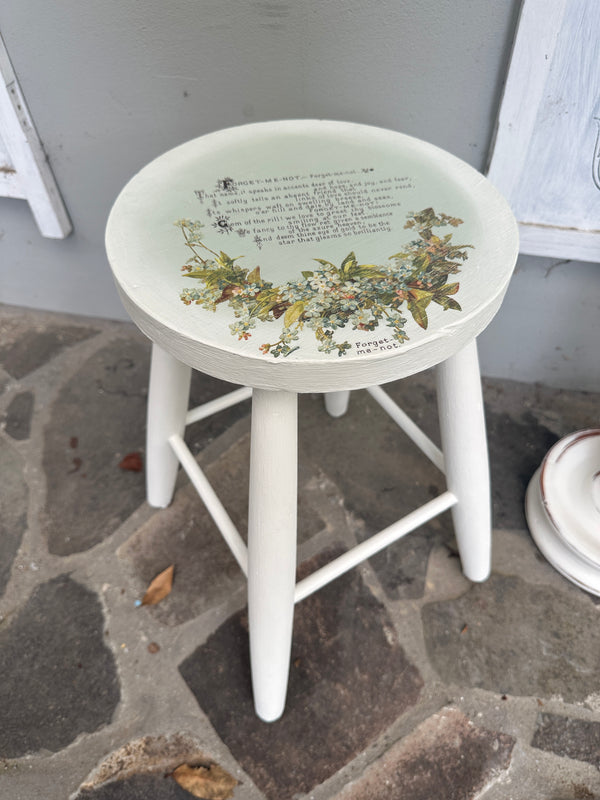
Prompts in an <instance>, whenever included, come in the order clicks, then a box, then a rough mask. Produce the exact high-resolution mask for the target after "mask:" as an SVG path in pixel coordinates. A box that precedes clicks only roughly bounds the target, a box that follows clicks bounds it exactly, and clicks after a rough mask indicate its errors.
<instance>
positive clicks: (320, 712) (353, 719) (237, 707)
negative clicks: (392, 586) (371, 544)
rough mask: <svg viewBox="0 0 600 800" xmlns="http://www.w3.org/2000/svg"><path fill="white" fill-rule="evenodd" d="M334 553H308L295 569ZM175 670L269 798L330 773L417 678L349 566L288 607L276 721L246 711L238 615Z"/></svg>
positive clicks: (248, 701) (245, 661) (394, 709)
mask: <svg viewBox="0 0 600 800" xmlns="http://www.w3.org/2000/svg"><path fill="white" fill-rule="evenodd" d="M337 552H339V551H333V550H332V551H328V552H327V553H325V554H323V556H322V557H321V558H320V559H318V560H317V559H313V560H311V562H308V563H307V564H306V565H305V566H304V569H303V573H304V572H308V571H312V569H313V568H315V567H316V566H317V565H318V564H320V563H322V562H323V561H324V560H328V559H329V558H331V557H333V556H334V555H336V554H337ZM180 671H181V674H182V676H183V678H184V680H185V681H186V683H187V684H188V685H189V687H190V689H191V690H192V692H193V693H194V695H195V697H196V699H197V701H198V703H199V705H200V706H201V708H202V709H203V711H204V712H205V713H206V714H207V715H208V717H209V719H210V721H211V724H212V725H213V727H214V728H215V730H216V731H217V733H218V735H219V736H220V737H221V739H222V740H223V741H224V743H225V744H226V745H227V747H228V748H229V750H230V752H231V753H232V755H233V756H234V758H236V759H237V761H238V762H239V763H240V764H241V766H242V767H243V768H244V770H245V771H246V772H247V773H248V774H249V775H250V777H251V778H252V780H253V781H254V783H255V784H256V785H257V786H258V788H259V789H261V790H262V791H263V792H264V793H265V795H266V796H267V798H269V800H280V798H283V797H290V798H291V797H293V796H295V795H296V794H301V793H303V792H308V791H310V790H311V789H312V788H313V787H314V786H316V785H317V784H319V783H322V782H323V781H324V780H326V779H327V778H329V777H331V775H333V774H334V773H335V772H337V771H338V770H339V769H341V767H343V766H344V765H345V764H347V763H348V762H349V761H351V760H352V759H353V758H354V757H355V756H356V755H358V754H359V753H360V752H362V751H363V750H364V749H365V748H367V747H368V746H369V744H370V743H371V742H373V740H375V739H376V738H377V737H378V736H380V735H381V734H382V733H383V732H384V731H385V730H386V728H387V727H388V726H389V725H391V724H392V723H393V722H394V721H395V720H396V719H397V718H398V717H400V716H401V715H402V714H403V713H404V712H405V711H406V710H407V709H409V708H410V707H411V706H413V705H414V704H415V703H416V702H417V700H418V697H419V694H420V691H421V688H422V685H423V682H422V679H421V677H420V675H419V672H418V670H417V668H416V667H415V666H414V665H413V664H411V663H410V662H409V661H408V659H407V658H406V656H405V654H404V652H403V650H402V647H401V646H400V644H399V643H398V639H397V635H396V633H395V631H394V629H393V627H392V624H391V621H390V619H389V618H388V615H387V612H386V611H385V609H384V607H383V606H382V605H381V604H380V603H379V601H377V600H376V599H375V597H374V596H373V595H372V594H371V592H370V591H369V590H368V589H367V588H366V587H365V586H364V584H363V583H362V580H361V579H360V576H359V574H358V573H357V571H356V570H355V571H353V572H351V573H347V574H346V575H344V576H342V577H341V578H339V579H337V580H336V581H334V582H333V583H331V584H329V585H328V586H327V587H325V588H324V589H321V590H320V591H319V592H317V593H316V594H314V595H311V596H310V597H309V598H307V599H306V600H304V601H303V602H302V603H300V604H298V606H297V607H296V613H295V620H294V639H293V645H292V666H291V671H290V683H289V690H288V699H287V705H286V710H285V712H284V715H283V717H282V718H281V719H280V720H278V721H277V722H274V723H270V724H267V723H264V722H262V721H261V720H259V719H258V718H257V717H256V716H255V714H254V709H253V705H252V697H251V688H250V669H249V656H248V636H247V630H246V621H245V615H244V614H238V615H235V616H233V617H231V618H230V619H229V620H227V621H226V622H225V623H224V624H223V625H222V626H221V627H220V628H219V629H218V630H217V631H216V632H215V633H214V634H213V635H212V636H210V637H209V638H208V640H207V641H206V642H205V643H204V644H203V645H201V646H200V647H199V648H198V649H197V650H196V651H195V652H194V653H193V654H192V655H191V656H190V657H189V658H187V659H186V660H185V661H184V662H183V663H182V664H181V666H180Z"/></svg>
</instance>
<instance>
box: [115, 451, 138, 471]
mask: <svg viewBox="0 0 600 800" xmlns="http://www.w3.org/2000/svg"><path fill="white" fill-rule="evenodd" d="M119 466H120V467H121V469H127V470H129V471H130V472H141V471H142V470H143V468H144V465H143V463H142V456H141V453H127V455H126V456H125V457H124V458H123V460H122V461H121V463H120V464H119Z"/></svg>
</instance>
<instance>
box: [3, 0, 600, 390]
mask: <svg viewBox="0 0 600 800" xmlns="http://www.w3.org/2000/svg"><path fill="white" fill-rule="evenodd" d="M518 7H519V0H494V2H490V0H419V2H416V0H371V2H365V0H294V1H293V2H287V1H286V0H197V1H194V0H171V1H170V2H168V3H165V2H164V1H163V0H144V2H139V1H138V2H134V0H102V2H96V3H92V2H86V0H57V2H54V3H47V2H44V0H26V1H25V2H20V3H16V2H15V3H6V4H4V5H3V7H2V10H1V11H0V31H1V33H2V35H3V37H4V40H5V43H6V46H7V48H8V51H9V53H10V55H11V58H12V61H13V65H14V67H15V71H16V73H17V75H18V77H19V80H20V82H21V86H22V89H23V91H24V94H25V97H26V98H27V101H28V104H29V107H30V110H31V112H32V114H33V117H34V119H35V122H36V125H37V127H38V132H39V134H40V136H41V138H42V140H43V142H44V145H45V148H46V152H47V153H48V156H49V159H50V163H51V165H52V168H53V170H54V173H55V176H56V178H57V181H58V184H59V186H60V188H61V191H62V194H63V197H64V199H65V202H66V205H67V207H68V209H69V213H70V215H71V218H72V220H73V224H74V233H73V234H72V235H71V236H70V237H69V238H68V239H67V240H65V241H51V240H47V239H43V238H41V237H40V235H39V234H38V232H37V229H36V227H35V225H34V222H33V219H32V217H31V215H30V213H29V210H28V207H27V205H26V204H25V202H24V201H16V200H8V199H0V263H1V272H0V281H1V283H0V301H2V302H5V303H11V304H17V305H25V306H30V307H36V308H46V309H52V310H62V311H70V312H74V313H81V314H86V315H98V316H105V317H113V318H122V317H124V312H123V310H122V308H121V306H120V303H119V300H118V298H117V295H116V292H115V290H114V288H113V285H112V280H111V277H110V273H109V269H108V265H107V262H106V258H105V255H104V249H103V230H104V223H105V220H106V217H107V214H108V211H109V209H110V206H111V204H112V202H113V200H114V198H115V196H116V195H117V193H118V191H119V190H120V188H121V187H122V185H123V184H124V183H125V182H126V181H127V179H128V178H129V177H130V176H131V175H132V174H134V173H135V172H136V171H137V170H138V169H139V168H140V167H141V166H143V165H144V164H145V163H146V162H147V161H149V160H150V159H151V158H153V157H155V156H157V155H159V154H160V153H161V152H163V151H164V150H166V149H168V148H170V147H173V146H175V145H176V144H179V143H180V142H182V141H185V140H186V139H190V138H193V137H195V136H198V135H200V134H203V133H206V132H209V131H213V130H216V129H218V128H222V127H226V126H229V125H237V124H241V123H245V122H251V121H259V120H267V119H276V118H293V117H326V118H330V119H347V120H352V121H356V122H365V123H370V124H375V125H381V126H384V127H389V128H394V129H397V130H401V131H404V132H406V133H409V134H412V135H415V136H420V137H422V138H425V139H428V140H430V141H432V142H434V143H435V144H438V145H440V146H441V147H444V148H446V149H447V150H449V151H450V152H452V153H454V154H455V155H458V156H459V157H461V158H464V159H465V160H466V161H469V162H470V163H471V164H473V165H474V166H476V167H478V168H480V169H481V168H483V167H484V165H485V159H486V154H487V151H488V148H489V144H490V140H491V137H492V132H493V124H494V119H495V115H496V112H497V106H498V102H499V98H500V93H501V88H502V81H503V78H504V75H505V72H506V68H507V64H508V58H509V53H510V44H511V41H512V37H513V34H514V26H515V23H516V18H517V13H518ZM538 264H541V265H542V266H538ZM544 264H545V262H544V260H540V259H528V260H522V263H521V265H520V273H519V274H518V275H517V278H516V282H515V287H516V288H515V291H511V293H510V294H509V297H508V299H507V302H506V304H505V306H504V308H503V310H502V311H501V317H499V318H498V320H497V322H496V323H495V325H494V328H493V329H490V331H489V332H488V333H487V334H486V335H485V337H484V339H483V340H482V348H481V349H482V364H483V369H484V371H485V372H486V373H488V374H495V375H505V376H508V377H514V378H520V379H526V380H542V381H544V380H545V381H546V382H549V383H554V384H555V385H556V384H558V385H562V384H563V383H564V382H566V384H570V383H571V382H572V381H574V382H575V384H576V385H581V377H580V373H581V372H582V371H584V370H581V369H579V368H574V367H573V365H570V368H569V369H567V370H564V369H563V367H564V365H565V363H566V362H565V360H564V358H563V357H562V355H561V354H559V351H556V350H554V347H555V346H558V344H557V343H558V341H559V338H558V337H560V335H561V334H560V330H559V327H558V326H557V325H556V323H555V322H553V321H552V320H549V319H548V316H547V314H546V312H545V309H544V308H543V307H542V304H541V303H540V302H539V300H538V299H534V298H537V297H538V294H537V293H538V290H539V287H538V284H540V285H543V286H544V287H545V290H544V291H545V292H546V294H545V295H544V297H546V295H548V296H550V297H551V298H553V297H554V295H553V291H552V288H551V287H552V286H554V285H555V284H557V283H558V275H559V274H560V275H562V272H559V270H558V268H557V270H556V271H555V273H553V274H552V277H551V279H546V278H544V274H545V270H546V269H547V265H545V266H544ZM583 266H584V267H585V265H583ZM584 273H585V274H584ZM569 274H570V275H572V276H576V278H574V279H573V282H571V280H570V279H569V280H567V279H563V281H562V283H561V284H560V287H557V288H564V284H568V285H569V286H571V288H573V286H575V285H576V286H579V285H580V281H582V280H583V279H584V278H585V280H586V281H588V282H591V284H593V285H594V286H595V291H596V292H597V293H598V291H600V287H599V284H598V281H599V279H600V270H597V271H596V272H593V271H591V270H590V269H589V267H585V269H583V268H580V269H579V270H576V269H574V268H572V267H570V272H569ZM589 285H590V284H589V283H588V287H589ZM546 290H547V291H546ZM523 291H524V292H526V293H529V294H530V295H531V303H529V302H528V300H527V299H525V301H523V297H522V296H521V292H523ZM574 294H577V292H574ZM597 296H598V295H597V294H596V297H597ZM523 305H525V306H526V307H527V306H529V312H528V313H530V314H531V320H530V321H529V323H528V322H527V320H528V317H527V314H526V315H525V316H524V315H523ZM596 316H598V315H596ZM580 319H581V317H580ZM517 323H518V324H517ZM549 323H551V324H550V327H548V326H549ZM596 325H598V321H597V320H596ZM576 327H577V326H576ZM516 330H518V331H519V335H518V336H517V337H515V331H516ZM507 332H510V336H509V335H508V333H507ZM579 334H581V336H582V337H583V331H579V330H575V331H574V332H573V337H572V338H573V340H574V341H575V340H576V339H577V338H578V336H579ZM523 337H525V340H527V339H529V340H530V344H531V352H535V353H536V354H537V356H536V357H535V358H529V359H526V358H524V354H523ZM555 342H556V343H555ZM570 347H571V350H569V352H571V351H573V348H574V347H575V345H574V344H573V345H570ZM509 350H510V351H511V352H507V351H509ZM542 352H543V353H544V354H545V355H544V358H541V357H540V354H541V353H542ZM573 352H574V351H573ZM590 372H591V371H590V370H589V369H588V374H589V373H590ZM597 373H598V375H600V369H599V370H597ZM598 382H600V377H598V378H597V383H598ZM566 384H565V385H566ZM587 388H591V387H590V386H587ZM598 388H600V385H599V386H598Z"/></svg>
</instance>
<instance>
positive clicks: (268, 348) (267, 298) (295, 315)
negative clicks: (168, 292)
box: [175, 208, 472, 358]
mask: <svg viewBox="0 0 600 800" xmlns="http://www.w3.org/2000/svg"><path fill="white" fill-rule="evenodd" d="M461 224H462V220H461V219H458V218H457V217H451V216H449V215H448V214H436V212H435V211H434V210H433V209H432V208H426V209H424V210H423V211H420V212H418V213H414V212H412V211H411V212H410V213H409V214H408V216H407V222H406V224H405V225H404V227H405V228H408V229H412V230H414V231H415V233H417V234H418V238H416V239H414V240H412V241H410V242H408V244H406V245H405V247H404V249H403V250H401V251H400V252H398V253H396V254H395V255H393V256H390V258H389V260H390V261H391V262H392V263H391V264H386V265H376V264H359V263H358V261H357V258H356V256H355V254H354V253H349V254H348V255H347V256H346V258H345V259H344V260H343V261H342V263H341V264H340V266H339V267H337V266H336V265H335V264H332V263H331V262H330V261H326V260H324V259H321V258H316V259H314V260H315V261H316V262H317V263H318V264H320V265H321V266H320V267H317V268H316V269H314V270H306V271H303V272H302V279H298V280H291V281H288V282H287V283H285V284H283V285H281V286H274V285H273V284H272V283H271V282H270V281H266V280H264V279H263V278H262V277H261V274H260V267H259V266H257V267H255V268H254V269H253V270H251V271H250V270H248V269H245V268H244V267H241V266H240V265H239V264H238V263H236V262H237V261H239V259H240V258H241V257H242V256H236V257H235V258H231V257H230V256H228V255H227V253H224V252H223V251H222V250H221V251H220V252H219V253H217V252H215V251H214V250H211V249H210V248H209V247H208V246H207V245H206V244H204V242H203V241H202V227H203V226H202V223H200V222H198V221H197V220H196V221H193V220H190V219H180V220H178V221H177V222H175V225H177V226H178V227H179V228H181V232H182V233H183V236H184V239H185V244H186V246H187V247H188V248H189V249H190V251H191V256H190V258H189V259H188V261H187V262H186V264H184V266H183V267H182V268H181V269H182V272H183V273H184V274H185V277H186V278H194V279H196V280H197V281H199V282H200V283H201V284H202V285H201V287H193V288H188V289H184V290H183V291H182V292H181V299H182V301H183V302H184V303H185V304H186V305H191V304H192V303H195V304H196V305H200V306H202V307H203V308H206V309H209V310H212V311H215V310H216V308H217V306H218V305H219V304H220V303H228V305H229V307H230V308H231V309H232V310H233V313H234V316H235V317H236V320H237V321H236V322H235V323H233V324H232V325H230V326H229V327H230V330H231V333H232V334H233V335H235V336H237V337H238V339H249V338H250V336H251V330H252V329H254V328H255V327H256V324H257V322H274V321H275V320H278V319H279V318H280V317H283V327H282V330H281V332H280V335H279V339H278V340H277V341H276V342H274V343H272V344H268V343H267V344H262V345H260V350H261V351H262V352H263V353H264V354H265V355H266V354H267V353H270V354H271V355H272V356H274V357H275V358H277V357H279V356H289V355H290V353H293V352H294V351H295V350H298V348H299V345H298V344H294V343H295V342H297V341H298V339H299V335H300V331H301V330H302V329H303V328H304V326H307V327H309V328H311V329H312V330H313V331H314V334H315V337H316V339H317V341H318V342H319V348H318V349H319V350H320V351H321V352H324V353H333V352H335V351H336V350H337V353H338V355H339V356H343V355H344V354H345V353H346V352H347V351H348V350H350V348H351V344H350V343H349V342H347V341H346V342H337V341H335V339H334V334H335V331H336V330H338V329H342V328H345V327H346V325H348V324H350V325H352V329H353V330H361V331H373V330H375V329H376V328H377V327H378V326H379V324H380V323H381V322H383V321H385V324H386V325H387V326H388V327H390V328H391V329H392V336H393V338H394V339H395V340H396V341H398V342H404V341H406V340H407V339H408V336H407V334H406V333H405V331H404V326H405V325H406V322H407V320H406V317H405V316H403V310H404V309H403V306H404V305H405V304H406V311H407V312H408V313H409V314H411V315H412V318H413V319H414V321H415V322H416V323H417V325H420V326H421V328H427V324H428V318H427V306H428V305H429V304H430V303H431V302H434V303H437V304H438V305H440V306H442V308H443V309H444V310H445V311H448V310H453V311H460V310H461V307H460V305H459V304H458V302H457V301H456V300H455V299H454V297H453V295H455V294H456V293H457V292H458V289H459V284H458V283H448V276H449V275H453V274H456V273H458V272H460V269H459V267H460V264H461V262H463V261H465V260H466V258H467V248H470V247H472V245H469V244H462V245H456V244H452V233H446V234H445V235H443V236H438V235H436V234H434V232H433V229H434V228H442V227H446V226H448V225H450V226H451V227H453V228H456V227H458V226H459V225H461Z"/></svg>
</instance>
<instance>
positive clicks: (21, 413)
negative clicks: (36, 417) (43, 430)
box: [4, 392, 34, 441]
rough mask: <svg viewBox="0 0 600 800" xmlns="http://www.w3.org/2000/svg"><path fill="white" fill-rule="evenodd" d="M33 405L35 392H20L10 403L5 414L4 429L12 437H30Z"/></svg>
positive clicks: (19, 438) (20, 439)
mask: <svg viewBox="0 0 600 800" xmlns="http://www.w3.org/2000/svg"><path fill="white" fill-rule="evenodd" d="M33 406H34V397H33V392H19V393H18V394H16V395H15V396H14V397H13V398H12V400H11V401H10V403H9V404H8V407H7V409H6V414H5V416H4V430H5V431H6V433H7V434H8V435H9V436H10V437H11V438H12V439H15V440H16V441H23V440H25V439H29V435H30V433H31V418H32V416H33Z"/></svg>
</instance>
